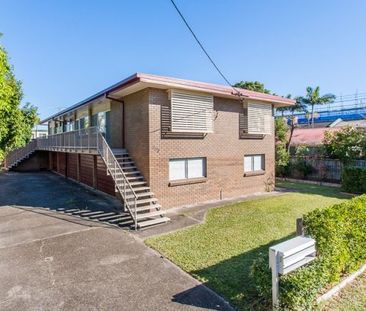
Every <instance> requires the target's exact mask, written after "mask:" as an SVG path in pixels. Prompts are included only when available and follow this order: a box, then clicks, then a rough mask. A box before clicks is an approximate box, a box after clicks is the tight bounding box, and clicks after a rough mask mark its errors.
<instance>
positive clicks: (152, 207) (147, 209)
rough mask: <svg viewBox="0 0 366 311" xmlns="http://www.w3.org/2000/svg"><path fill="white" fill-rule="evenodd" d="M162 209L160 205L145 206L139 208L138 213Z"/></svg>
mask: <svg viewBox="0 0 366 311" xmlns="http://www.w3.org/2000/svg"><path fill="white" fill-rule="evenodd" d="M159 208H161V205H160V204H153V205H145V206H140V207H138V208H137V212H138V213H139V212H144V211H149V210H152V209H159Z"/></svg>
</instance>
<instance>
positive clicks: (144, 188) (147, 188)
mask: <svg viewBox="0 0 366 311" xmlns="http://www.w3.org/2000/svg"><path fill="white" fill-rule="evenodd" d="M131 186H132V185H131ZM132 189H133V191H135V192H139V191H146V190H148V191H149V190H150V187H134V186H132Z"/></svg>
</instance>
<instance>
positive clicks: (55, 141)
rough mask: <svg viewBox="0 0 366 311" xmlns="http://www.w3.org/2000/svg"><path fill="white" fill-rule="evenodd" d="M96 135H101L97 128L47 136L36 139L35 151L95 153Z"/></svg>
mask: <svg viewBox="0 0 366 311" xmlns="http://www.w3.org/2000/svg"><path fill="white" fill-rule="evenodd" d="M98 135H101V133H100V132H99V129H98V127H88V128H86V129H81V130H77V131H71V132H65V133H60V134H55V135H49V136H47V137H42V138H37V149H39V150H50V151H70V152H88V153H97V152H98Z"/></svg>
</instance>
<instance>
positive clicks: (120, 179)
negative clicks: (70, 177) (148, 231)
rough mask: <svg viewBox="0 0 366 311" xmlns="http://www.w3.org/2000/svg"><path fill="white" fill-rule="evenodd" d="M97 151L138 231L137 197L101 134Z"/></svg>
mask: <svg viewBox="0 0 366 311" xmlns="http://www.w3.org/2000/svg"><path fill="white" fill-rule="evenodd" d="M97 149H98V153H99V154H100V156H101V157H102V159H103V160H104V163H105V164H106V166H107V169H108V172H109V174H110V175H111V176H112V178H113V180H114V183H115V185H116V188H117V190H118V192H119V193H120V195H121V196H122V198H123V201H124V204H125V207H126V208H127V209H128V211H129V213H130V214H131V216H132V218H133V220H134V223H135V229H137V195H136V193H135V191H134V190H133V188H132V186H131V184H130V182H129V181H128V179H127V177H126V175H125V173H124V171H123V170H122V168H121V166H120V165H119V163H118V161H117V159H116V157H115V156H114V154H113V151H112V150H111V148H110V147H109V145H108V143H107V141H106V140H105V138H104V136H103V135H102V134H101V133H99V135H98V140H97Z"/></svg>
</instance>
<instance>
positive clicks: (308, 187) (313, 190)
mask: <svg viewBox="0 0 366 311" xmlns="http://www.w3.org/2000/svg"><path fill="white" fill-rule="evenodd" d="M276 188H278V190H279V191H290V192H301V193H306V194H315V195H321V196H325V197H330V198H337V199H349V198H351V197H353V195H352V194H347V193H344V192H341V191H342V190H341V188H338V187H329V186H323V185H316V184H307V183H300V182H290V181H281V182H277V183H276Z"/></svg>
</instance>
